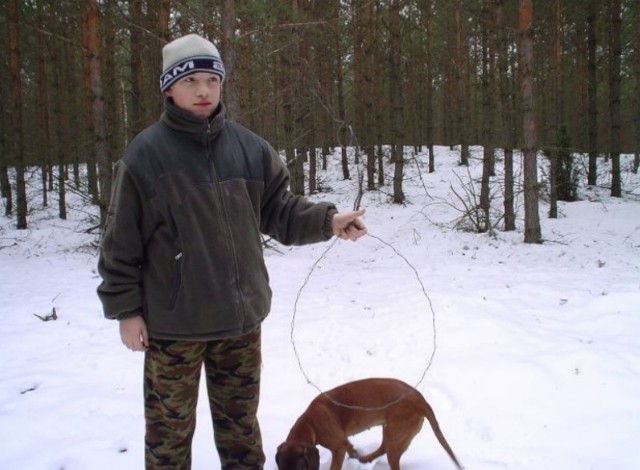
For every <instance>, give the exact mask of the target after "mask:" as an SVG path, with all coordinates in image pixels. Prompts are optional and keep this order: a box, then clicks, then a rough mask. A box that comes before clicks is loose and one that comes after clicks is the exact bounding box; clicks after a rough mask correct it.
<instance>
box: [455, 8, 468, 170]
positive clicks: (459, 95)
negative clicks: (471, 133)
mask: <svg viewBox="0 0 640 470" xmlns="http://www.w3.org/2000/svg"><path fill="white" fill-rule="evenodd" d="M454 16H455V38H456V45H455V51H456V52H455V55H456V64H455V74H456V122H457V131H458V136H457V137H458V141H459V142H460V165H464V166H469V142H468V139H467V131H468V130H467V125H468V123H467V115H466V113H467V109H466V103H467V97H466V86H465V73H464V69H465V65H464V59H463V57H464V55H463V52H462V43H463V41H462V38H463V27H462V18H461V17H462V1H461V0H457V1H456V4H455V9H454Z"/></svg>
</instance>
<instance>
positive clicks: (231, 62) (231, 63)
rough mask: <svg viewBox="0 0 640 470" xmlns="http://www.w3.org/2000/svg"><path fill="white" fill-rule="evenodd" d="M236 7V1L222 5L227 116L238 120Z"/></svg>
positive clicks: (226, 0)
mask: <svg viewBox="0 0 640 470" xmlns="http://www.w3.org/2000/svg"><path fill="white" fill-rule="evenodd" d="M236 22H237V17H236V5H235V0H224V2H223V4H222V35H221V36H222V48H221V49H222V51H221V52H222V60H223V61H224V68H225V75H226V77H225V83H224V104H225V106H226V107H227V116H228V117H229V119H231V120H237V119H238V116H240V96H239V92H238V86H237V85H238V79H237V77H236V76H235V73H234V72H235V70H236V63H237V52H236Z"/></svg>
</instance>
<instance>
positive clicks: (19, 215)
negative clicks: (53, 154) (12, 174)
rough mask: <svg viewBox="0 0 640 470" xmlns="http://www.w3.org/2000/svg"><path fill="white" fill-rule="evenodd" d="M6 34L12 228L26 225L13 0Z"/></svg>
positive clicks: (17, 34) (16, 18) (16, 21)
mask: <svg viewBox="0 0 640 470" xmlns="http://www.w3.org/2000/svg"><path fill="white" fill-rule="evenodd" d="M7 22H8V34H9V77H10V86H9V87H10V91H9V109H10V113H11V132H12V138H11V141H12V142H13V148H12V150H13V151H12V154H13V163H14V167H15V171H16V228H17V229H18V230H26V229H27V211H28V208H27V189H26V182H25V175H24V170H25V160H24V152H25V148H24V136H23V131H22V129H23V127H22V74H21V61H20V25H19V24H20V19H19V14H18V2H17V0H8V2H7Z"/></svg>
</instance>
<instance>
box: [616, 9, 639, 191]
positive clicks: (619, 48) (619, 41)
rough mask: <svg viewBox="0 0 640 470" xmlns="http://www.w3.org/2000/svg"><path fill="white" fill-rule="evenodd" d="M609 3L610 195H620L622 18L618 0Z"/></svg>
mask: <svg viewBox="0 0 640 470" xmlns="http://www.w3.org/2000/svg"><path fill="white" fill-rule="evenodd" d="M609 5H610V8H611V48H610V52H609V111H610V115H611V196H613V197H622V184H621V181H620V61H621V58H622V28H621V23H622V19H621V17H620V15H621V6H620V0H611V3H610V4H609ZM636 112H637V110H636Z"/></svg>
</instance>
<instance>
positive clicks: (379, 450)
mask: <svg viewBox="0 0 640 470" xmlns="http://www.w3.org/2000/svg"><path fill="white" fill-rule="evenodd" d="M386 452H387V451H386V450H385V448H384V440H383V441H382V444H380V447H378V448H377V449H376V450H374V451H373V452H371V453H370V454H367V455H363V456H362V457H358V460H359V461H360V462H361V463H371V462H373V461H374V460H375V459H377V458H378V457H382V456H383V455H384V454H385V453H386Z"/></svg>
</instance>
